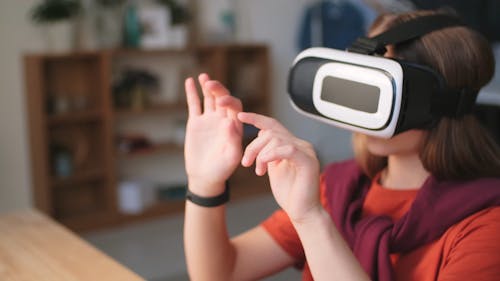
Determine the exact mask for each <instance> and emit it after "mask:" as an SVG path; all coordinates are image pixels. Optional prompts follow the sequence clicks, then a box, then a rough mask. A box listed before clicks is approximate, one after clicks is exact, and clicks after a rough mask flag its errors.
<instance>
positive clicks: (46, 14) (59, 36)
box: [31, 0, 81, 51]
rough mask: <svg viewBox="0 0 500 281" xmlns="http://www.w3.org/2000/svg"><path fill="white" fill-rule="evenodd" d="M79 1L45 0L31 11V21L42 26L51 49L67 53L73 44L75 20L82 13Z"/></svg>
mask: <svg viewBox="0 0 500 281" xmlns="http://www.w3.org/2000/svg"><path fill="white" fill-rule="evenodd" d="M80 10H81V5H80V2H79V1H78V0H43V1H41V2H40V3H38V4H37V5H36V6H35V7H33V10H32V11H31V20H32V21H33V22H34V23H35V24H38V25H40V26H41V28H42V31H43V33H44V39H45V40H46V44H47V46H48V47H49V49H52V50H55V51H63V50H64V51H67V50H69V49H71V47H72V43H73V40H72V39H73V29H74V19H75V18H76V16H77V15H78V14H79V13H80Z"/></svg>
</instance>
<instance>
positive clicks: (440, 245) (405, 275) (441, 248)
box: [262, 178, 500, 281]
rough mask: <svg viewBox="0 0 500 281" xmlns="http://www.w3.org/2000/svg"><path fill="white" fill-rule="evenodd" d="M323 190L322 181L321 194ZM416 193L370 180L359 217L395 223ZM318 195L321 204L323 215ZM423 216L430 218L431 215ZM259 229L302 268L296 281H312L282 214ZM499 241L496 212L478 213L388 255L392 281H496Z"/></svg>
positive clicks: (498, 214)
mask: <svg viewBox="0 0 500 281" xmlns="http://www.w3.org/2000/svg"><path fill="white" fill-rule="evenodd" d="M325 186H326V185H325V184H324V182H322V183H321V190H322V191H324V189H325ZM417 192H418V190H417V189H414V190H391V189H386V188H384V187H382V186H381V185H380V184H378V180H377V178H375V179H374V180H373V182H372V186H371V188H370V190H369V192H368V194H367V197H366V199H365V202H364V205H363V216H366V215H387V216H390V217H391V218H392V219H393V220H397V219H399V218H400V217H401V216H403V214H404V213H406V211H408V209H409V208H410V206H411V204H412V202H413V199H414V198H415V196H416V194H417ZM323 194H324V192H322V196H321V202H322V204H323V206H324V207H325V209H327V210H329V207H328V202H327V201H326V198H325V197H324V196H323ZM428 215H429V216H432V210H429V212H428ZM262 226H263V227H264V229H266V230H267V232H268V233H269V234H270V235H271V236H272V237H273V238H274V240H275V241H276V242H277V243H278V244H279V245H280V246H281V247H282V248H283V249H284V250H285V251H286V252H287V253H288V254H290V256H292V257H293V258H294V259H295V260H296V262H297V266H304V267H303V273H302V276H303V278H302V280H313V279H312V276H311V272H310V270H309V267H308V265H307V262H306V261H305V254H304V250H303V248H302V244H301V242H300V239H299V236H298V234H297V232H296V231H295V229H294V227H293V225H292V223H291V222H290V219H289V218H288V216H287V214H286V213H285V212H284V211H282V210H280V211H276V212H275V213H274V214H273V215H272V216H270V217H269V218H268V219H267V220H265V221H264V222H263V223H262ZM499 240H500V207H494V208H489V209H486V210H482V211H480V212H477V213H475V214H473V215H471V216H469V217H467V218H465V219H464V220H462V221H460V222H459V223H457V224H455V225H453V226H451V227H450V228H449V229H448V230H447V231H446V232H445V233H444V234H443V235H442V236H441V237H440V238H439V239H437V240H435V241H434V242H431V243H429V244H426V245H424V246H421V247H420V248H417V249H415V250H413V251H411V252H408V253H405V254H391V260H392V264H393V266H394V273H395V277H396V280H401V281H403V280H404V281H434V280H439V281H452V280H457V281H458V280H481V281H492V280H500V241H499ZM318 243H320V242H318Z"/></svg>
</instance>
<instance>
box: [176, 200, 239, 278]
mask: <svg viewBox="0 0 500 281" xmlns="http://www.w3.org/2000/svg"><path fill="white" fill-rule="evenodd" d="M184 248H185V253H186V262H187V266H188V271H189V275H190V278H191V280H195V281H198V280H229V276H230V275H231V272H232V269H233V267H234V260H235V251H234V249H233V247H232V246H231V242H230V239H229V235H228V232H227V227H226V220H225V207H224V206H218V207H211V208H207V207H201V206H198V205H196V204H194V203H192V202H189V201H187V202H186V212H185V222H184Z"/></svg>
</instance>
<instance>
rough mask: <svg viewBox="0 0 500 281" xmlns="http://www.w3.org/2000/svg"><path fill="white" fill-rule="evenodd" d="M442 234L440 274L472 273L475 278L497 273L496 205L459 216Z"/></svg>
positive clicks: (499, 226) (499, 232)
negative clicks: (458, 220) (443, 234)
mask: <svg viewBox="0 0 500 281" xmlns="http://www.w3.org/2000/svg"><path fill="white" fill-rule="evenodd" d="M445 236H446V238H445V244H444V250H445V251H444V260H443V264H442V277H457V278H458V277H460V276H462V277H463V276H471V274H473V275H474V276H476V277H477V278H478V279H476V280H496V279H495V278H496V277H498V276H500V243H498V237H500V206H497V207H491V208H488V209H485V210H482V211H479V212H477V213H475V214H473V215H471V216H469V217H467V218H465V219H463V220H462V221H460V222H459V223H457V224H455V225H454V226H452V227H450V228H449V229H448V231H447V232H446V233H445ZM494 276H496V277H495V278H493V277H494ZM491 278H493V279H491ZM444 280H448V279H446V278H445V279H444ZM451 280H455V279H451ZM457 280H458V279H457Z"/></svg>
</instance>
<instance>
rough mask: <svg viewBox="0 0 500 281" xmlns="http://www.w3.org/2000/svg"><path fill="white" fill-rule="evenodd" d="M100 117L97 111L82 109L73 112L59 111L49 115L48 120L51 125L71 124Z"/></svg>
mask: <svg viewBox="0 0 500 281" xmlns="http://www.w3.org/2000/svg"><path fill="white" fill-rule="evenodd" d="M100 118H101V113H100V112H98V111H82V112H74V113H61V114H54V115H51V116H49V118H48V121H49V125H51V126H58V125H71V124H79V123H87V122H95V121H98V120H99V119H100Z"/></svg>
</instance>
